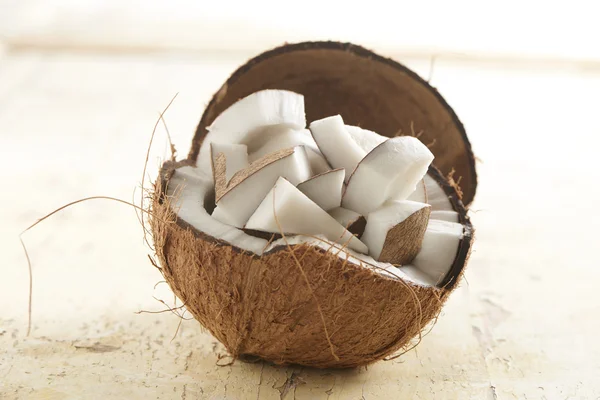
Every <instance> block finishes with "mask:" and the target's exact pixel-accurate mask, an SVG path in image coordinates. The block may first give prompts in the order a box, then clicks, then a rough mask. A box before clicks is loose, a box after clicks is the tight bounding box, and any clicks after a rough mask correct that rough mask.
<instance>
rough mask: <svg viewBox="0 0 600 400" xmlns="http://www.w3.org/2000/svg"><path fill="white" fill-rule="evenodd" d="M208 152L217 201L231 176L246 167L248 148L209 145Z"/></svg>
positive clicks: (242, 146)
mask: <svg viewBox="0 0 600 400" xmlns="http://www.w3.org/2000/svg"><path fill="white" fill-rule="evenodd" d="M210 151H211V161H212V171H213V179H214V181H215V192H216V198H217V199H219V198H220V197H221V196H222V195H223V194H224V193H225V190H226V189H227V183H229V181H230V180H231V178H232V177H233V175H234V174H235V173H236V172H238V171H239V170H242V169H244V168H246V167H248V147H247V146H246V145H244V144H223V143H211V144H210Z"/></svg>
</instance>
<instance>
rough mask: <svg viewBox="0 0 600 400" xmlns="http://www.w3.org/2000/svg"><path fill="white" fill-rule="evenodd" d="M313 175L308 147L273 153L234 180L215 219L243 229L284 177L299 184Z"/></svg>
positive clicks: (221, 198) (256, 162)
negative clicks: (307, 152)
mask: <svg viewBox="0 0 600 400" xmlns="http://www.w3.org/2000/svg"><path fill="white" fill-rule="evenodd" d="M311 175H312V172H311V170H310V166H309V164H308V160H307V157H306V150H305V149H304V146H297V147H294V148H292V149H285V150H280V151H277V152H275V153H271V154H269V155H267V156H265V157H263V158H261V159H259V160H257V161H255V162H253V163H252V164H250V166H249V167H248V168H246V169H244V170H241V171H238V172H237V173H236V174H235V175H234V176H233V178H231V180H230V181H229V183H228V185H227V190H226V192H225V193H224V194H222V196H221V197H220V198H219V199H218V200H217V201H216V203H217V207H216V208H215V210H214V211H213V213H212V217H213V218H215V219H217V220H219V221H221V222H224V223H226V224H229V225H232V226H235V227H238V228H242V227H244V225H245V224H246V222H247V221H248V219H249V218H250V216H251V215H252V213H253V212H254V210H256V208H257V207H258V206H259V204H260V202H261V201H262V200H263V199H264V197H265V195H266V194H267V193H268V192H269V190H270V189H271V188H272V187H273V185H274V184H275V182H277V179H278V178H279V177H280V176H282V177H284V178H286V179H288V180H289V181H290V182H292V183H294V184H298V183H300V182H303V181H305V180H307V179H308V178H309V177H310V176H311Z"/></svg>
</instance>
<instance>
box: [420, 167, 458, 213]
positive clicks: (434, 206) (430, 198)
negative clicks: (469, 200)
mask: <svg viewBox="0 0 600 400" xmlns="http://www.w3.org/2000/svg"><path fill="white" fill-rule="evenodd" d="M423 182H425V189H426V191H427V203H429V204H431V210H433V211H438V210H447V211H454V207H452V203H451V202H450V199H449V198H448V195H447V194H446V192H445V191H444V189H443V188H442V187H441V186H440V185H439V183H437V181H436V180H435V179H433V178H432V177H431V176H429V175H426V176H425V178H423Z"/></svg>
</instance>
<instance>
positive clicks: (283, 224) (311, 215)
mask: <svg viewBox="0 0 600 400" xmlns="http://www.w3.org/2000/svg"><path fill="white" fill-rule="evenodd" d="M342 171H343V170H342ZM246 228H248V229H256V230H262V231H266V232H273V233H280V232H284V233H288V232H291V233H296V234H303V235H318V234H322V235H323V236H325V237H326V238H327V239H328V240H331V241H333V242H336V243H339V244H342V245H345V244H347V246H348V247H349V248H350V249H353V250H356V251H358V252H360V253H367V252H368V249H367V246H365V244H364V243H362V242H361V241H360V240H359V239H358V238H356V237H355V236H354V235H352V233H350V232H349V231H348V230H347V229H346V228H345V227H343V226H342V225H341V224H340V223H339V222H337V221H336V220H335V219H334V218H333V217H332V216H330V215H329V214H327V212H326V211H325V210H323V209H322V208H321V207H319V205H317V203H315V202H314V201H312V200H311V199H309V198H308V196H306V195H305V194H304V193H302V192H301V191H300V190H299V189H298V188H297V187H296V186H294V185H293V184H291V183H290V182H289V181H287V180H286V179H285V178H283V177H280V178H279V179H278V180H277V182H276V183H275V185H274V186H273V188H272V189H271V190H270V191H269V194H267V196H266V197H265V198H264V200H263V201H262V203H260V205H259V206H258V208H257V209H256V211H255V212H254V214H252V216H251V217H250V219H249V221H248V223H247V224H246Z"/></svg>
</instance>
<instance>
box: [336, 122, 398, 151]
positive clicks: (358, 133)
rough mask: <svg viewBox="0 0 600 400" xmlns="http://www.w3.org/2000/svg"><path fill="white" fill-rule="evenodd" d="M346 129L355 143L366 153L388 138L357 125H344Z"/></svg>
mask: <svg viewBox="0 0 600 400" xmlns="http://www.w3.org/2000/svg"><path fill="white" fill-rule="evenodd" d="M346 130H347V131H348V133H349V134H350V136H351V137H352V139H354V141H355V142H356V144H357V145H359V146H360V148H361V149H363V150H364V151H366V152H367V153H368V152H370V151H371V150H373V149H374V148H375V147H377V146H379V145H380V144H381V143H383V142H385V141H386V140H387V139H388V138H387V137H385V136H382V135H380V134H379V133H377V132H373V131H370V130H368V129H363V128H361V127H358V126H353V125H346Z"/></svg>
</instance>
